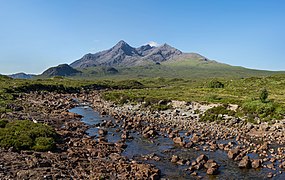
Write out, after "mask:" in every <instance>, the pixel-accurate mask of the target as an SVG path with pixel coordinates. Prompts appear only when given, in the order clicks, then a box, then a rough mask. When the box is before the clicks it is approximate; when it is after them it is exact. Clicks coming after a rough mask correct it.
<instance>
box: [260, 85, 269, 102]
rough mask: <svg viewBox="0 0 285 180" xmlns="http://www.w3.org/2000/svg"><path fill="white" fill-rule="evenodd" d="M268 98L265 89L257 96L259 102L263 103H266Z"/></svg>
mask: <svg viewBox="0 0 285 180" xmlns="http://www.w3.org/2000/svg"><path fill="white" fill-rule="evenodd" d="M267 98H268V91H267V89H265V88H264V89H262V90H261V93H260V95H259V99H260V100H261V102H263V103H265V102H266V101H267Z"/></svg>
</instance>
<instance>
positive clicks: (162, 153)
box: [70, 106, 285, 179]
mask: <svg viewBox="0 0 285 180" xmlns="http://www.w3.org/2000/svg"><path fill="white" fill-rule="evenodd" d="M70 112H73V113H77V114H80V115H82V116H83V118H82V121H83V122H84V123H86V124H87V125H90V126H91V128H90V129H88V131H87V133H88V134H89V135H90V136H95V137H96V136H98V127H94V125H96V124H99V123H102V122H103V121H105V120H112V121H113V123H114V124H115V121H114V119H113V118H112V117H110V116H103V117H102V116H100V114H99V113H98V112H96V111H94V110H93V109H92V108H90V107H88V106H79V107H75V108H73V109H71V110H70ZM101 128H102V127H101ZM118 128H119V126H116V127H115V128H106V130H107V131H108V134H107V135H106V138H107V139H108V141H109V142H117V141H118V140H120V139H121V132H116V129H118ZM130 135H131V136H132V137H134V138H133V139H130V140H127V142H126V143H127V145H128V146H127V148H126V149H125V150H124V152H123V153H122V155H124V156H126V157H128V158H129V159H133V160H137V161H141V162H147V163H150V164H154V165H155V166H156V167H157V168H159V169H160V170H161V175H162V177H163V178H168V179H195V177H193V176H191V175H190V173H189V172H187V171H185V169H187V167H189V166H186V165H183V166H181V165H176V164H173V163H171V162H170V158H171V157H172V155H178V156H179V157H181V158H183V159H188V160H189V161H191V162H192V161H194V160H195V159H196V158H197V157H198V156H199V155H200V154H205V155H207V156H208V157H209V158H210V159H214V160H215V161H216V162H217V163H218V164H219V165H221V166H220V168H219V171H220V173H219V175H215V176H213V175H211V176H210V175H207V174H206V172H205V170H204V169H202V170H199V171H198V175H201V176H202V177H203V179H266V177H267V174H268V173H269V172H273V173H274V172H275V171H273V170H269V169H267V168H263V169H257V170H255V169H240V168H238V166H237V163H236V162H234V161H233V160H230V159H228V157H227V154H226V152H224V151H221V150H217V151H215V152H209V151H196V150H194V149H192V148H188V149H186V148H181V147H177V146H175V145H174V143H173V141H172V140H171V139H169V138H167V137H164V136H158V137H157V138H155V139H152V140H149V139H146V138H144V137H142V135H140V134H139V133H137V132H131V133H130ZM181 135H184V133H181ZM153 155H155V156H158V157H159V158H160V160H159V161H155V160H148V158H145V157H147V156H153ZM250 156H251V157H256V154H251V155H250ZM275 173H276V172H275ZM273 179H285V175H284V174H280V175H278V176H276V177H274V178H273Z"/></svg>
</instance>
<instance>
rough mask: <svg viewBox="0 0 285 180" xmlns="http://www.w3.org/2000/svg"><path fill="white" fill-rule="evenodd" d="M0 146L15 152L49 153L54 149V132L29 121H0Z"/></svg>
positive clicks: (47, 127)
mask: <svg viewBox="0 0 285 180" xmlns="http://www.w3.org/2000/svg"><path fill="white" fill-rule="evenodd" d="M0 124H1V126H0V146H1V147H3V148H10V147H14V148H15V149H16V150H36V151H49V150H53V149H54V147H55V138H56V136H57V135H56V133H55V131H54V130H53V129H52V128H51V127H50V126H48V125H44V124H41V123H33V122H32V121H29V120H15V121H11V122H7V121H4V120H1V121H0Z"/></svg>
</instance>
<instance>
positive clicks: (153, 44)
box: [146, 41, 160, 47]
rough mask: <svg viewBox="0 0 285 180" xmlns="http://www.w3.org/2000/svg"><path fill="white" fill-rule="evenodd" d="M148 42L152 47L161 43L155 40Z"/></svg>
mask: <svg viewBox="0 0 285 180" xmlns="http://www.w3.org/2000/svg"><path fill="white" fill-rule="evenodd" d="M146 44H148V45H150V46H151V47H157V46H159V45H160V44H158V43H157V42H154V41H150V42H148V43H146Z"/></svg>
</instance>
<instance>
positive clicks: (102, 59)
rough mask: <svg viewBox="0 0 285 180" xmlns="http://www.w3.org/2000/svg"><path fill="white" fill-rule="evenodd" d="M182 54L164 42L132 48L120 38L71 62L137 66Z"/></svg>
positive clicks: (81, 66)
mask: <svg viewBox="0 0 285 180" xmlns="http://www.w3.org/2000/svg"><path fill="white" fill-rule="evenodd" d="M181 54H182V52H181V51H179V50H178V49H175V48H174V47H171V46H170V45H167V44H164V45H162V46H158V47H155V46H151V45H149V44H147V45H144V46H141V47H138V48H134V47H131V46H130V45H129V44H128V43H126V42H125V41H123V40H121V41H119V42H118V43H117V44H116V45H115V46H114V47H112V48H111V49H108V50H105V51H101V52H98V53H95V54H91V53H89V54H86V55H84V56H83V57H82V58H80V59H78V60H76V61H75V62H73V63H71V64H70V66H71V67H73V68H87V67H94V66H114V67H116V66H124V67H130V66H139V65H145V64H154V63H160V62H163V61H167V60H170V59H174V58H176V57H178V56H180V55H181Z"/></svg>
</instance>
